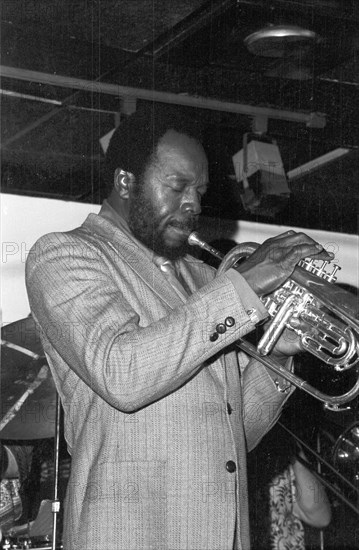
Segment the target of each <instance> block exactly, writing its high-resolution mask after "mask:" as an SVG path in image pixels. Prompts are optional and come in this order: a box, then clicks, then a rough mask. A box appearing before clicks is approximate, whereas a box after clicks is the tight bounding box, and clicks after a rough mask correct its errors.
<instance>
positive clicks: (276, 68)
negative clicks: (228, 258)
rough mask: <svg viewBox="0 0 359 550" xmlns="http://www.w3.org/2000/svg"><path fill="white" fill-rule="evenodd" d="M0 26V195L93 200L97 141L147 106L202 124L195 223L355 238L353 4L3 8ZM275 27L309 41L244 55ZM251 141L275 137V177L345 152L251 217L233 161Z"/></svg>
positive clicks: (26, 3) (42, 1) (357, 29)
mask: <svg viewBox="0 0 359 550" xmlns="http://www.w3.org/2000/svg"><path fill="white" fill-rule="evenodd" d="M1 20H2V48H1V51H2V54H1V55H2V59H1V64H2V81H1V89H2V95H1V100H2V130H1V132H2V134H1V143H2V146H1V148H2V189H3V191H4V192H14V193H25V194H30V195H36V196H51V197H56V198H67V199H71V200H77V201H91V202H100V201H101V198H102V193H101V191H102V186H101V174H102V169H103V159H104V155H103V151H102V148H101V146H100V142H99V139H100V138H101V137H102V136H104V135H105V134H107V133H108V132H109V131H110V130H111V129H112V128H114V126H115V125H117V124H118V123H120V121H121V117H124V116H129V113H131V112H132V111H133V109H135V108H136V105H138V104H139V103H143V104H146V103H148V102H149V101H152V100H153V99H154V100H156V101H165V102H173V103H179V104H181V106H179V108H183V109H184V108H186V109H193V110H194V111H195V114H196V116H198V117H200V118H201V120H202V121H203V126H204V128H205V135H206V138H205V146H206V148H207V150H208V155H209V158H210V167H211V180H212V183H213V185H212V191H211V192H210V193H209V195H208V197H207V199H206V203H205V205H204V213H205V214H206V215H207V216H212V217H219V218H230V219H237V218H242V219H243V218H244V219H248V220H254V219H257V220H259V221H268V222H269V223H283V224H288V225H293V226H300V227H311V228H320V229H325V230H331V231H341V232H347V233H357V231H358V220H359V206H358V204H359V200H358V198H359V191H358V180H359V163H358V159H359V152H358V148H359V3H358V2H357V1H356V0H347V1H345V0H272V1H268V0H245V1H241V0H211V1H209V0H106V1H104V0H103V1H102V2H101V1H100V0H92V1H90V0H3V1H2V13H1ZM284 24H285V25H291V26H293V25H295V26H300V27H301V28H303V29H307V30H310V31H312V32H313V33H316V34H315V38H314V39H312V40H307V41H301V42H288V41H287V42H286V43H283V41H275V42H274V43H273V41H268V40H267V41H264V40H263V41H262V42H260V43H259V44H260V45H259V46H258V43H257V42H254V44H255V46H256V53H252V52H250V51H249V50H248V48H247V47H246V45H245V42H244V40H245V38H246V37H248V36H250V35H252V34H253V33H255V32H257V31H259V30H260V29H263V28H266V29H267V28H268V27H269V26H273V25H284ZM269 54H270V55H269ZM94 81H96V83H97V88H96V89H95V88H94V86H93V84H92V83H93V82H94ZM116 85H119V86H120V87H121V88H120V89H118V87H117V86H116ZM119 90H120V93H119ZM184 105H187V107H185V106H184ZM253 131H260V132H262V133H263V132H265V133H266V134H267V135H268V136H270V139H271V140H275V142H276V144H277V146H278V148H279V151H280V153H281V157H282V161H283V166H284V170H285V172H286V173H290V171H291V170H293V169H295V168H297V167H301V166H303V165H304V164H305V163H307V162H309V161H311V160H313V159H317V158H318V157H321V156H322V155H324V154H326V153H328V152H331V151H333V150H336V149H337V148H345V149H347V150H348V154H347V155H346V156H345V157H343V158H342V159H340V160H336V161H333V162H331V163H325V164H323V165H321V166H320V167H318V166H317V167H316V168H317V169H316V170H311V171H310V172H308V173H305V172H304V171H303V173H302V174H301V175H300V177H297V178H296V179H294V178H293V180H289V188H290V192H291V194H290V198H289V200H288V201H287V202H286V204H285V206H284V207H283V208H282V209H281V210H280V211H274V210H273V211H272V210H271V209H270V208H269V209H267V210H263V211H260V210H259V211H257V212H250V211H246V210H245V209H244V208H243V205H242V201H241V197H240V192H239V186H238V184H237V183H236V182H235V181H234V180H233V173H234V170H233V164H232V160H231V158H232V155H233V154H234V153H236V152H237V151H238V150H240V149H241V148H242V146H243V145H242V143H243V135H244V134H247V133H252V132H253ZM249 137H251V136H249ZM318 164H319V163H318Z"/></svg>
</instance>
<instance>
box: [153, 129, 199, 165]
mask: <svg viewBox="0 0 359 550" xmlns="http://www.w3.org/2000/svg"><path fill="white" fill-rule="evenodd" d="M157 159H158V161H159V163H160V164H162V165H171V166H172V167H173V168H175V167H176V168H178V169H183V170H186V169H187V170H195V171H196V172H199V171H201V172H204V173H205V174H207V171H208V161H207V156H206V153H205V152H204V149H203V147H202V145H201V144H200V143H199V141H197V140H196V139H195V138H193V137H191V136H188V135H186V134H181V133H180V132H177V131H176V130H168V131H167V132H166V133H165V134H164V136H162V138H161V139H160V140H159V142H158V145H157Z"/></svg>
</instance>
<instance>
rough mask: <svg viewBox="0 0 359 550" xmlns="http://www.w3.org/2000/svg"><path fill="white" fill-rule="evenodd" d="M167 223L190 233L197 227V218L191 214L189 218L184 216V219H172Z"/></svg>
mask: <svg viewBox="0 0 359 550" xmlns="http://www.w3.org/2000/svg"><path fill="white" fill-rule="evenodd" d="M169 225H171V226H172V227H176V228H177V229H181V230H182V231H188V232H189V233H191V232H192V231H194V230H195V229H198V218H197V217H195V216H191V217H190V218H186V219H185V220H172V221H171V222H170V223H169Z"/></svg>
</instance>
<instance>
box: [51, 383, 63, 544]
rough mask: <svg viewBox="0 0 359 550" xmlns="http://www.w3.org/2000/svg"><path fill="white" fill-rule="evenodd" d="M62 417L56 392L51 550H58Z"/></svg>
mask: <svg viewBox="0 0 359 550" xmlns="http://www.w3.org/2000/svg"><path fill="white" fill-rule="evenodd" d="M60 417H61V401H60V398H59V394H58V393H57V392H56V420H55V438H54V459H55V460H54V498H53V501H52V507H51V511H52V514H53V516H52V544H51V550H56V539H57V518H58V514H59V512H60V501H59V499H58V489H59V462H60V459H59V457H60Z"/></svg>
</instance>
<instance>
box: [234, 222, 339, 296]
mask: <svg viewBox="0 0 359 550" xmlns="http://www.w3.org/2000/svg"><path fill="white" fill-rule="evenodd" d="M308 256H313V257H315V259H318V260H329V261H330V260H332V259H333V254H332V253H331V252H329V253H328V252H326V251H325V250H324V249H323V247H322V245H320V244H318V243H317V242H315V241H313V239H311V238H310V237H308V235H306V234H305V233H296V232H295V231H287V232H286V233H282V234H281V235H277V236H276V237H272V238H271V239H267V240H266V241H264V243H263V244H262V245H261V246H259V247H258V248H257V250H256V251H255V252H253V254H252V255H251V256H250V257H249V258H248V259H246V260H245V261H244V262H242V263H241V264H240V265H239V267H238V268H236V269H237V270H238V271H239V273H240V274H241V275H242V276H243V277H244V278H245V279H246V281H247V283H248V284H249V285H250V286H251V287H252V288H253V290H254V292H255V293H256V294H258V296H263V295H264V294H268V293H269V292H272V291H273V290H275V289H276V288H278V287H279V286H281V285H282V284H283V283H284V282H285V281H286V280H287V279H288V278H289V277H290V275H291V274H292V273H293V271H294V268H295V266H296V265H297V263H298V262H299V261H300V260H302V259H304V258H307V257H308Z"/></svg>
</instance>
